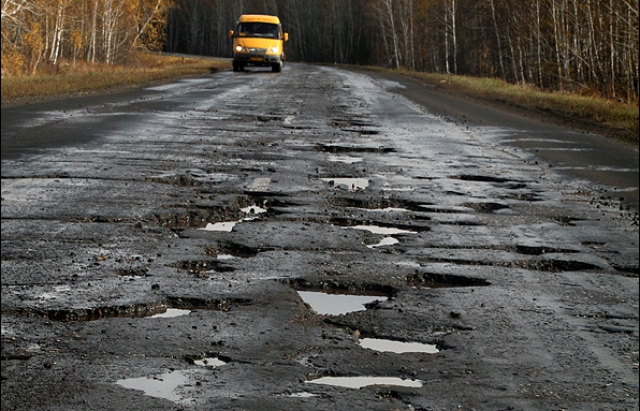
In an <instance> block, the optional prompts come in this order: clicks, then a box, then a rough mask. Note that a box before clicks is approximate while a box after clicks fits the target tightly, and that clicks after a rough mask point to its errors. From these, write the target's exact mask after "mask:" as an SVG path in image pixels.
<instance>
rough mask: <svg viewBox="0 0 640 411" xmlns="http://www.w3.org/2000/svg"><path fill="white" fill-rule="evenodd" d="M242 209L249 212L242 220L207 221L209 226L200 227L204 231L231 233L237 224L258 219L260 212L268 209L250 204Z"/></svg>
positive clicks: (246, 212)
mask: <svg viewBox="0 0 640 411" xmlns="http://www.w3.org/2000/svg"><path fill="white" fill-rule="evenodd" d="M240 211H242V212H243V213H245V214H248V215H249V217H245V218H243V219H242V220H239V221H226V222H222V223H207V226H206V227H204V228H200V230H202V231H218V232H225V233H230V232H231V231H232V230H233V228H234V227H235V226H236V224H238V223H241V222H243V221H251V220H254V219H256V218H257V217H256V216H257V215H258V214H263V213H266V212H267V210H266V209H264V208H262V207H258V206H255V205H254V206H249V207H245V208H241V209H240Z"/></svg>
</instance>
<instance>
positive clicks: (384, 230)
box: [350, 225, 417, 235]
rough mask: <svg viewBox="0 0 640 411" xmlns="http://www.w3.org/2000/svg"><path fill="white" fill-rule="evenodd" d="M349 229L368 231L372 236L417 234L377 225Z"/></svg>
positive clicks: (356, 226)
mask: <svg viewBox="0 0 640 411" xmlns="http://www.w3.org/2000/svg"><path fill="white" fill-rule="evenodd" d="M350 228H353V229H355V230H365V231H369V232H371V233H373V234H384V235H393V234H417V232H415V231H409V230H402V229H400V228H393V227H380V226H377V225H354V226H352V227H350Z"/></svg>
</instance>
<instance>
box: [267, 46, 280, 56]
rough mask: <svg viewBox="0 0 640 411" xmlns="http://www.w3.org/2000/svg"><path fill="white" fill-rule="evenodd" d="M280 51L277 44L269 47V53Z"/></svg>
mask: <svg viewBox="0 0 640 411" xmlns="http://www.w3.org/2000/svg"><path fill="white" fill-rule="evenodd" d="M278 53H280V47H278V46H273V47H271V48H270V49H269V54H278Z"/></svg>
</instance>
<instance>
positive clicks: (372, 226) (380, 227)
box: [329, 217, 430, 235]
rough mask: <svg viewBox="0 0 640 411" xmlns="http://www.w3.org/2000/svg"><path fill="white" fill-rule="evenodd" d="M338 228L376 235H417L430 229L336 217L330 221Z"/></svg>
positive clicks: (394, 222)
mask: <svg viewBox="0 0 640 411" xmlns="http://www.w3.org/2000/svg"><path fill="white" fill-rule="evenodd" d="M329 223H330V224H332V225H335V226H338V227H350V228H356V229H360V230H368V231H370V232H372V233H375V234H389V235H391V234H416V233H419V232H425V231H429V230H430V228H429V227H426V226H423V225H419V224H403V223H400V222H396V221H393V222H388V221H373V220H361V219H355V218H346V217H336V218H332V219H331V220H330V221H329Z"/></svg>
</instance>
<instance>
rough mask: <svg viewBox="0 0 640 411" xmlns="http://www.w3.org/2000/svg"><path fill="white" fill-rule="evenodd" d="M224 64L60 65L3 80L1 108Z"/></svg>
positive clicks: (186, 60)
mask: <svg viewBox="0 0 640 411" xmlns="http://www.w3.org/2000/svg"><path fill="white" fill-rule="evenodd" d="M230 68H231V63H230V62H227V61H226V60H222V59H220V60H218V59H211V58H197V57H175V56H163V55H157V54H148V53H137V54H136V55H135V57H134V59H133V60H132V61H130V62H128V63H127V64H125V65H115V66H112V65H106V64H86V63H78V64H73V63H69V62H62V63H61V64H59V65H58V66H57V67H55V68H50V69H49V70H48V71H49V73H47V72H44V73H42V74H38V75H34V76H20V77H3V78H2V105H3V106H4V105H6V104H11V103H20V102H23V101H33V100H36V101H37V100H47V99H49V98H59V97H64V96H72V95H77V94H88V93H99V92H108V91H110V90H119V89H123V88H130V87H137V86H144V85H147V84H153V83H156V82H161V81H163V80H169V79H173V78H178V77H186V76H191V75H197V74H203V73H212V72H215V71H219V70H225V69H230Z"/></svg>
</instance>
